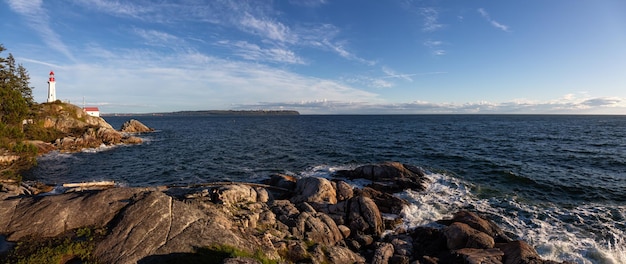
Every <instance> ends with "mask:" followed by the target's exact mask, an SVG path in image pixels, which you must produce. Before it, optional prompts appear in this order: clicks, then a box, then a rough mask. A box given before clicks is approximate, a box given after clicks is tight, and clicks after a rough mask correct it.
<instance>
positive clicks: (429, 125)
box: [26, 115, 626, 263]
mask: <svg viewBox="0 0 626 264" xmlns="http://www.w3.org/2000/svg"><path fill="white" fill-rule="evenodd" d="M130 118H132V117H105V119H106V120H107V121H108V122H109V123H110V124H111V125H113V126H114V127H116V128H119V127H120V126H121V124H122V123H123V122H125V121H127V120H129V119H130ZM135 118H136V119H138V120H140V121H141V122H143V123H144V124H146V125H148V126H149V127H152V128H155V129H156V132H154V133H146V134H141V135H139V136H140V137H141V138H143V139H144V141H145V142H144V143H143V144H140V145H134V146H115V147H106V148H99V149H91V150H87V151H84V152H81V153H75V154H61V153H56V152H55V153H51V154H48V155H45V156H43V157H41V158H39V160H38V166H37V167H35V168H34V169H33V170H31V171H30V172H29V173H28V174H27V175H26V176H27V177H30V178H37V179H38V180H41V181H44V182H47V183H52V184H62V183H66V182H81V181H93V180H114V181H117V182H119V183H120V184H122V185H127V186H156V185H185V184H193V183H203V182H210V181H229V180H230V181H248V182H256V181H259V180H261V179H264V178H266V177H268V176H269V175H271V174H272V173H286V174H291V175H294V176H297V177H309V176H322V177H330V175H331V174H332V173H333V172H334V171H336V170H339V169H350V168H355V167H357V166H359V165H363V164H369V163H379V162H383V161H399V162H403V163H407V164H412V165H416V166H420V167H422V168H424V169H426V170H427V171H428V172H429V173H428V177H429V179H430V183H429V186H428V189H427V190H426V191H425V192H413V191H405V192H403V193H400V194H398V195H400V196H402V197H403V198H405V199H407V200H409V201H411V205H410V206H409V207H407V208H405V210H404V212H403V215H404V218H405V219H406V222H405V223H404V224H405V225H406V226H407V227H413V226H420V225H434V221H435V220H438V219H442V218H445V217H450V216H451V214H452V213H454V212H456V211H458V210H461V209H470V210H478V211H480V212H484V213H485V214H487V215H488V216H489V217H490V218H491V219H493V220H494V221H496V222H497V223H498V224H499V225H500V226H502V227H503V228H504V229H505V231H507V232H509V233H510V234H511V235H512V236H514V237H516V238H518V239H523V240H525V241H527V242H529V243H530V244H531V245H533V246H535V247H536V249H537V251H538V252H539V253H540V255H541V256H542V257H543V258H546V259H552V260H557V261H565V260H567V261H573V262H576V263H626V116H548V115H529V116H525V115H392V116H385V115H382V116H375V115H372V116H369V115H367V116H358V115H357V116H314V115H302V116H264V117H240V116H221V117H209V116H206V117H198V116H193V117H192V116H189V117H163V116H141V117H135Z"/></svg>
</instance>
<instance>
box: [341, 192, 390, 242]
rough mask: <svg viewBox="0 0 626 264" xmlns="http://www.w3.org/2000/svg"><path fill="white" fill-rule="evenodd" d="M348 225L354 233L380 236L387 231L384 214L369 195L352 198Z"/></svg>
mask: <svg viewBox="0 0 626 264" xmlns="http://www.w3.org/2000/svg"><path fill="white" fill-rule="evenodd" d="M349 210H350V211H349V212H348V222H347V226H348V227H350V230H351V231H352V233H353V234H355V235H357V234H365V235H373V236H376V237H380V236H381V235H382V233H383V231H385V225H384V222H383V218H382V215H381V214H380V211H379V210H378V206H376V203H374V201H373V200H372V199H370V198H368V197H365V196H357V197H353V198H352V199H350V209H349Z"/></svg>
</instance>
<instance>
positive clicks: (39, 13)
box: [8, 0, 75, 61]
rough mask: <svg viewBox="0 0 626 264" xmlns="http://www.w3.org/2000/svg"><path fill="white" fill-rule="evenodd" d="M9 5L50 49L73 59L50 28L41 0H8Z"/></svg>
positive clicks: (48, 18)
mask: <svg viewBox="0 0 626 264" xmlns="http://www.w3.org/2000/svg"><path fill="white" fill-rule="evenodd" d="M8 3H9V7H10V8H11V9H12V10H13V11H15V12H16V13H18V14H20V15H21V16H23V17H24V19H25V20H26V22H27V23H28V25H29V26H30V27H31V28H32V29H33V30H35V31H36V32H37V33H39V35H41V38H42V40H43V41H45V42H46V44H47V45H48V46H49V47H51V48H52V49H54V50H56V51H58V52H60V53H61V54H63V55H65V57H67V58H69V59H70V60H72V61H74V60H75V58H74V55H73V54H72V53H71V52H70V51H69V49H68V48H67V46H66V45H65V43H63V41H61V38H60V37H59V35H58V34H57V33H56V32H55V31H54V30H52V27H51V26H50V17H49V16H48V12H46V10H45V9H44V8H43V1H42V0H33V1H20V0H8Z"/></svg>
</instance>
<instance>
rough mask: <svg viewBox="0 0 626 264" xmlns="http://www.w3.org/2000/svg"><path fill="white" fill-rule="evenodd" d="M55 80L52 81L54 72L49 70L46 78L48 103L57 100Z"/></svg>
mask: <svg viewBox="0 0 626 264" xmlns="http://www.w3.org/2000/svg"><path fill="white" fill-rule="evenodd" d="M55 86H56V81H54V72H53V71H50V78H49V79H48V103H52V102H54V101H56V100H57V91H56V87H55Z"/></svg>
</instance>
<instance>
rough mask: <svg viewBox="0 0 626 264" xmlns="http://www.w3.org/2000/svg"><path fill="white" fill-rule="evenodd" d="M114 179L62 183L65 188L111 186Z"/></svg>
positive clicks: (113, 184)
mask: <svg viewBox="0 0 626 264" xmlns="http://www.w3.org/2000/svg"><path fill="white" fill-rule="evenodd" d="M113 186H115V182H114V181H99V182H80V183H64V184H63V187H65V188H92V187H113Z"/></svg>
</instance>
